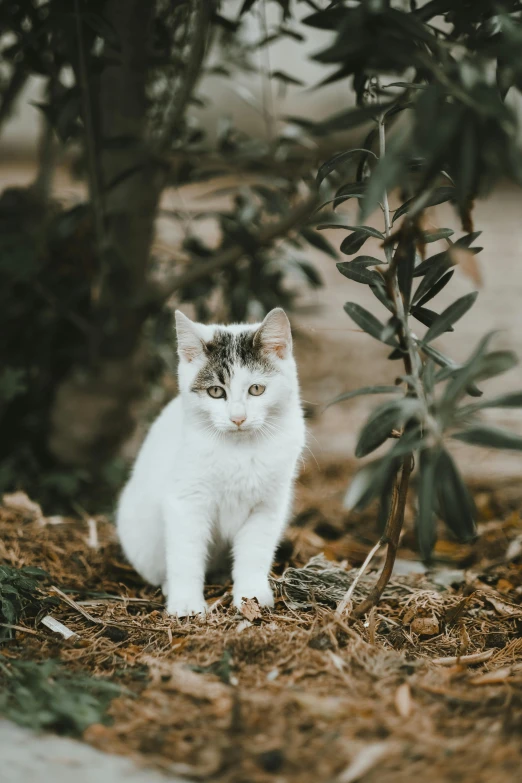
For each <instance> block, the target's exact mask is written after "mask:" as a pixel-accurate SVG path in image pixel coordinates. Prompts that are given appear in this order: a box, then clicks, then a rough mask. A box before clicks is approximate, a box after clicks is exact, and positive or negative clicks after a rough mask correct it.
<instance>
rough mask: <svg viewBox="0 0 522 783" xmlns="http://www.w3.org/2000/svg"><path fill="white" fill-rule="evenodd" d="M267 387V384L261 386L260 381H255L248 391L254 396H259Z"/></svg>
mask: <svg viewBox="0 0 522 783" xmlns="http://www.w3.org/2000/svg"><path fill="white" fill-rule="evenodd" d="M265 389H266V386H261V384H260V383H253V384H252V386H251V387H250V389H249V390H248V393H249V394H251V395H252V397H259V396H260V395H261V394H263V392H264V390H265Z"/></svg>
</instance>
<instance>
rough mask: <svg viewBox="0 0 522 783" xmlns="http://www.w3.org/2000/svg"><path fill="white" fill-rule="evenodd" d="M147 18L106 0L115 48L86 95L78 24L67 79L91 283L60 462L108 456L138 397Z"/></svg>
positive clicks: (151, 172) (57, 406)
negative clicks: (87, 220) (72, 86)
mask: <svg viewBox="0 0 522 783" xmlns="http://www.w3.org/2000/svg"><path fill="white" fill-rule="evenodd" d="M153 12H154V3H153V2H144V0H108V2H107V4H106V7H105V10H104V16H105V18H106V20H107V22H108V23H109V24H110V25H111V26H112V28H113V29H114V30H115V31H116V36H117V39H118V48H117V51H115V52H114V53H112V52H110V53H109V55H110V56H109V58H108V61H107V64H106V65H105V67H104V68H103V70H102V71H101V73H100V75H99V77H98V80H97V84H96V87H97V89H96V90H94V89H93V86H94V85H93V84H92V83H91V84H89V80H88V76H87V68H86V62H85V53H84V52H83V51H82V33H81V21H79V24H80V28H79V52H78V69H77V78H78V82H79V85H80V87H81V89H82V92H83V97H84V102H83V118H84V125H85V133H86V146H87V157H88V165H89V189H90V200H91V206H92V211H93V219H94V224H95V229H96V238H97V249H98V256H99V262H100V263H99V268H100V273H99V276H98V279H97V280H95V281H94V282H93V286H92V300H93V314H94V315H93V333H92V344H91V346H90V349H91V363H90V365H89V367H87V368H84V367H82V368H78V367H77V368H72V371H71V374H70V375H69V376H68V377H67V378H66V379H65V380H64V382H63V383H62V384H61V385H60V386H59V388H58V389H57V393H56V396H55V401H54V405H53V410H52V412H51V422H50V423H51V427H50V434H49V448H50V450H51V453H52V454H53V455H54V456H55V457H56V458H58V459H59V460H60V461H62V462H65V463H67V464H73V465H96V464H100V463H101V461H102V460H103V459H105V458H107V457H108V456H109V455H110V454H111V453H114V451H115V450H116V449H117V448H118V446H119V445H120V444H121V442H122V441H123V440H124V439H125V437H127V436H129V435H130V434H131V432H132V422H133V416H132V408H133V403H134V401H135V400H136V398H137V397H138V396H139V395H140V393H141V392H142V391H143V382H144V377H145V370H146V360H145V356H144V352H143V351H142V350H141V349H140V342H141V331H142V326H143V320H144V315H143V310H142V308H140V307H138V302H139V301H140V296H141V294H142V292H143V288H144V285H145V280H146V276H147V269H148V263H149V251H150V245H151V241H152V237H153V232H154V218H155V214H156V209H157V205H158V200H159V196H160V194H161V190H162V186H163V177H164V174H163V173H162V172H161V171H160V169H159V168H158V167H157V165H156V164H155V162H154V161H153V160H152V158H151V153H150V150H149V147H148V146H147V143H146V138H145V123H146V109H147V106H146V80H147V69H148V66H147V56H148V50H149V42H150V32H151V24H152V18H153ZM77 14H78V7H77ZM78 20H80V17H79V14H78Z"/></svg>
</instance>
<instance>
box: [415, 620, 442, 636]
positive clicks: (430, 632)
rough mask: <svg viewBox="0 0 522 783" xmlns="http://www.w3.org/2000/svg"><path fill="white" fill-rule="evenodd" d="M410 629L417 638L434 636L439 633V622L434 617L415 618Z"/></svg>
mask: <svg viewBox="0 0 522 783" xmlns="http://www.w3.org/2000/svg"><path fill="white" fill-rule="evenodd" d="M410 628H411V630H412V631H413V633H417V634H419V636H436V635H437V634H438V633H439V621H438V620H437V618H436V617H416V618H415V619H414V620H413V621H412V623H411V626H410Z"/></svg>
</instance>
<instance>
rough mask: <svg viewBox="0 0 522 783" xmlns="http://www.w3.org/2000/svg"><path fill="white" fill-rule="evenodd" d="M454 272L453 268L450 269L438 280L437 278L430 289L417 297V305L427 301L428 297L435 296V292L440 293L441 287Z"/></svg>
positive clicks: (445, 284)
mask: <svg viewBox="0 0 522 783" xmlns="http://www.w3.org/2000/svg"><path fill="white" fill-rule="evenodd" d="M454 274H455V270H454V269H452V270H451V272H448V274H447V275H444V276H443V277H441V278H440V279H439V280H437V282H436V283H435V285H433V286H432V287H431V288H430V290H429V291H428V292H427V293H426V294H424V296H423V297H422V298H421V299H419V303H418V307H422V306H423V305H425V304H426V302H429V301H430V299H433V298H434V297H435V296H437V294H438V293H440V292H441V291H442V289H443V288H445V287H446V286H447V285H448V283H449V281H450V280H451V278H452V277H453V275H454Z"/></svg>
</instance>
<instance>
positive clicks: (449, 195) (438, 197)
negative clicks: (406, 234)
mask: <svg viewBox="0 0 522 783" xmlns="http://www.w3.org/2000/svg"><path fill="white" fill-rule="evenodd" d="M454 198H455V188H452V187H442V188H436V189H435V190H434V191H433V193H432V194H431V196H430V198H429V199H428V201H427V202H424V204H423V207H422V208H423V209H426V208H427V207H434V206H436V205H437V204H443V203H444V202H445V201H451V200H452V199H454ZM416 201H418V199H417V197H415V198H410V199H409V201H405V202H404V204H403V205H402V206H401V207H399V209H397V210H396V211H395V214H394V216H393V220H392V223H395V221H396V220H398V218H400V217H402V216H403V215H406V214H407V213H408V212H409V211H410V210H411V208H412V207H413V206H414V204H415V202H416Z"/></svg>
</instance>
